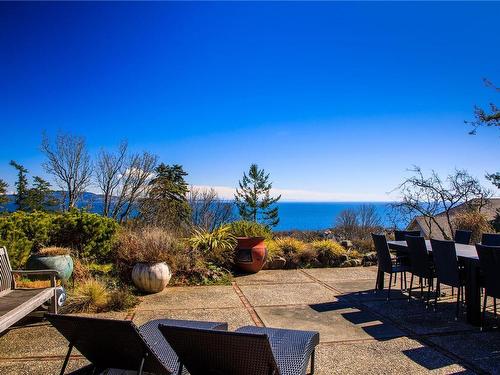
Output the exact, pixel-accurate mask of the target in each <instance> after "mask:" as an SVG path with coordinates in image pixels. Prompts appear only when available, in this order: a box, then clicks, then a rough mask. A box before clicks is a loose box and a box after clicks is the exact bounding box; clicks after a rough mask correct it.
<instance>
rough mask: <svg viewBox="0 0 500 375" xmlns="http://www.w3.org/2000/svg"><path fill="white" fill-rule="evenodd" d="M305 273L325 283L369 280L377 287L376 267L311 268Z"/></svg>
mask: <svg viewBox="0 0 500 375" xmlns="http://www.w3.org/2000/svg"><path fill="white" fill-rule="evenodd" d="M304 272H306V273H307V274H309V275H311V276H312V277H314V278H316V279H318V280H320V281H323V282H329V281H348V280H362V279H365V280H366V279H369V280H373V285H375V277H376V275H377V268H376V267H346V268H310V269H305V270H304ZM387 280H389V279H387Z"/></svg>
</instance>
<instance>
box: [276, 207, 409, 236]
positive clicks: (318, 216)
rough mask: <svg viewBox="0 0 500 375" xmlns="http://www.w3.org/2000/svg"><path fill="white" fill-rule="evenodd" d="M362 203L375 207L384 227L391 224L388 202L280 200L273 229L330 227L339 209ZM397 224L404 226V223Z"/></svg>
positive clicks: (333, 223) (317, 228)
mask: <svg viewBox="0 0 500 375" xmlns="http://www.w3.org/2000/svg"><path fill="white" fill-rule="evenodd" d="M363 204H370V205H373V206H374V207H375V209H376V211H377V213H378V214H379V216H380V220H381V224H382V225H383V226H384V227H390V226H392V225H393V223H392V222H391V221H390V219H389V212H390V206H389V205H390V202H280V203H278V207H279V218H280V222H279V224H278V225H277V226H276V227H275V228H274V230H276V231H281V230H293V229H298V230H319V229H326V228H331V227H332V226H334V225H335V220H336V218H337V216H338V214H339V213H340V212H341V211H343V210H346V209H357V208H359V207H360V206H361V205H363ZM398 224H399V225H398V226H404V223H398Z"/></svg>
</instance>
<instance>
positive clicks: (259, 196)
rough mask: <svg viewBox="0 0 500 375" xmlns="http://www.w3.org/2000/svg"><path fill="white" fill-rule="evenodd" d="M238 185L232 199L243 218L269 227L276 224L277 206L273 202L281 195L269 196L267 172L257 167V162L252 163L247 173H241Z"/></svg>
mask: <svg viewBox="0 0 500 375" xmlns="http://www.w3.org/2000/svg"><path fill="white" fill-rule="evenodd" d="M239 187H240V188H239V189H236V194H235V195H234V199H235V201H236V206H237V207H238V210H239V213H240V216H241V218H242V219H243V220H249V221H254V222H261V223H262V224H264V225H266V226H267V227H269V228H270V227H274V226H276V225H278V223H279V217H278V207H276V206H274V204H275V203H277V202H278V201H279V200H280V198H281V195H278V196H277V197H274V198H273V197H271V195H270V194H271V188H272V183H271V182H269V173H268V174H266V173H265V171H264V169H259V167H258V166H257V164H252V165H251V166H250V169H249V171H248V175H247V174H246V173H243V179H242V180H241V181H239ZM273 206H274V207H273Z"/></svg>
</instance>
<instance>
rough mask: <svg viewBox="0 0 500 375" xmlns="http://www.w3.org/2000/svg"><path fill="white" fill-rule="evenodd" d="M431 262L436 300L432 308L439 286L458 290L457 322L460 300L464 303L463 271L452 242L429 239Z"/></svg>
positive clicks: (439, 289) (438, 292)
mask: <svg viewBox="0 0 500 375" xmlns="http://www.w3.org/2000/svg"><path fill="white" fill-rule="evenodd" d="M431 246H432V260H433V262H434V269H435V273H436V279H437V284H436V299H435V302H434V306H435V307H436V306H437V300H438V296H439V294H440V291H441V284H445V285H449V286H451V287H454V288H458V293H457V306H456V313H455V320H458V315H459V313H460V302H461V301H460V298H462V302H463V301H464V298H463V296H464V288H465V270H464V268H463V267H461V266H460V263H459V262H458V258H457V250H456V248H455V242H454V241H443V240H434V239H431Z"/></svg>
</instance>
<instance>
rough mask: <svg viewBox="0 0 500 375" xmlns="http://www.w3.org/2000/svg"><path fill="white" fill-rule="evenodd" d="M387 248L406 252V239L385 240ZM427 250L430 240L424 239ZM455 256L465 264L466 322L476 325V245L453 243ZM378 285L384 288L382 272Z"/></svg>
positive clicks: (478, 298)
mask: <svg viewBox="0 0 500 375" xmlns="http://www.w3.org/2000/svg"><path fill="white" fill-rule="evenodd" d="M387 244H388V245H389V249H391V250H394V251H397V252H399V253H407V252H408V245H407V244H406V241H387ZM425 244H426V246H427V250H428V251H429V252H432V247H431V241H429V240H426V241H425ZM455 249H456V251H457V257H458V259H459V261H460V262H461V263H462V264H463V265H464V266H465V270H466V281H465V300H466V302H467V309H466V314H467V315H466V316H467V322H468V323H470V324H473V325H476V326H479V325H480V324H481V290H480V285H479V257H478V256H477V251H476V247H475V246H473V245H463V244H458V243H456V244H455ZM378 280H379V283H378V287H379V289H383V288H384V273H383V272H382V274H381V273H380V272H379V274H378Z"/></svg>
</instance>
